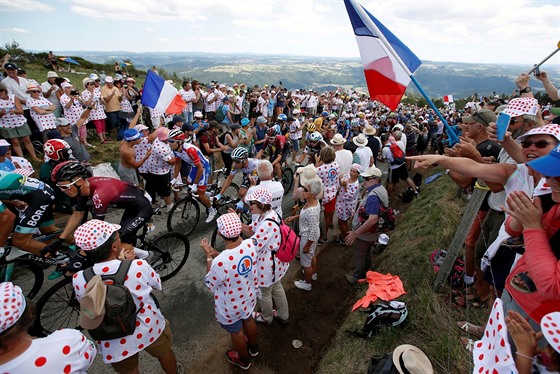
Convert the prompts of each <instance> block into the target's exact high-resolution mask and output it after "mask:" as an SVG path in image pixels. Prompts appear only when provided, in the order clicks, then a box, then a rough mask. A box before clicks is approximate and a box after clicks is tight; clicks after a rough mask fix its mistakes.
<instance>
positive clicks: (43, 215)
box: [0, 171, 62, 256]
mask: <svg viewBox="0 0 560 374" xmlns="http://www.w3.org/2000/svg"><path fill="white" fill-rule="evenodd" d="M0 200H2V202H3V203H4V204H5V205H6V206H11V207H13V209H14V210H17V211H18V218H17V224H16V228H15V230H14V234H13V236H12V239H13V244H14V246H16V247H18V248H20V249H22V250H24V251H27V252H30V253H33V254H35V255H37V256H40V255H41V251H42V250H43V249H44V248H45V246H46V244H45V243H42V242H39V241H36V240H33V233H34V232H35V230H36V229H39V230H41V232H42V233H43V234H49V233H53V232H55V231H56V230H57V227H56V226H55V225H54V216H53V209H52V206H53V204H54V201H55V197H54V191H53V189H52V188H51V187H49V186H48V185H46V184H45V183H43V182H41V181H40V180H38V179H35V178H27V177H25V176H23V175H20V174H17V173H10V172H5V171H0ZM11 229H12V226H10V230H11ZM61 244H62V243H61Z"/></svg>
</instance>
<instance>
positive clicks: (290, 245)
mask: <svg viewBox="0 0 560 374" xmlns="http://www.w3.org/2000/svg"><path fill="white" fill-rule="evenodd" d="M266 221H272V222H274V223H276V224H277V225H278V227H279V228H280V234H281V235H282V242H281V243H280V248H278V250H277V251H276V252H274V251H273V252H272V253H273V254H274V256H275V257H276V258H277V259H279V260H280V261H282V262H291V261H292V260H293V259H294V258H295V257H296V254H297V253H298V251H299V240H300V239H299V236H298V235H297V234H296V232H295V231H294V230H292V228H291V227H290V226H288V225H286V224H285V223H284V221H280V222H276V221H275V220H273V219H272V218H267V219H266Z"/></svg>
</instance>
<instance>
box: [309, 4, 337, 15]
mask: <svg viewBox="0 0 560 374" xmlns="http://www.w3.org/2000/svg"><path fill="white" fill-rule="evenodd" d="M313 9H314V10H315V11H316V12H319V13H330V12H332V8H331V7H330V5H323V4H317V5H315V7H314V8H313Z"/></svg>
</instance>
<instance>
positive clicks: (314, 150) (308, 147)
mask: <svg viewBox="0 0 560 374" xmlns="http://www.w3.org/2000/svg"><path fill="white" fill-rule="evenodd" d="M308 142H309V140H308ZM326 146H327V143H325V142H324V141H323V140H321V141H319V142H317V143H316V144H315V145H314V146H311V145H310V144H309V143H308V145H306V146H305V149H304V150H303V152H304V153H307V154H308V155H314V154H316V153H319V152H321V149H323V148H324V147H326Z"/></svg>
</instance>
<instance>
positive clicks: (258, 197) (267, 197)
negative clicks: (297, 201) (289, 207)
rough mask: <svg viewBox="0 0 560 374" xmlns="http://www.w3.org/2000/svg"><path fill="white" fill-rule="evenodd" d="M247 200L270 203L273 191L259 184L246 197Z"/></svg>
mask: <svg viewBox="0 0 560 374" xmlns="http://www.w3.org/2000/svg"><path fill="white" fill-rule="evenodd" d="M245 200H246V201H258V202H259V203H261V204H270V202H271V201H272V193H271V192H270V190H269V189H268V188H266V187H261V186H258V187H256V188H255V189H253V191H252V192H251V194H250V195H248V196H247V197H246V198H245Z"/></svg>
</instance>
